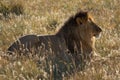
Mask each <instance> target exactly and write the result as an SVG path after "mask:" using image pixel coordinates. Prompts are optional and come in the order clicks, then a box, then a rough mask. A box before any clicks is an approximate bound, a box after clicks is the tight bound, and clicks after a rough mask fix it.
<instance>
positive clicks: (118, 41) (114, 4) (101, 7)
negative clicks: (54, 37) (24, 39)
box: [0, 0, 120, 80]
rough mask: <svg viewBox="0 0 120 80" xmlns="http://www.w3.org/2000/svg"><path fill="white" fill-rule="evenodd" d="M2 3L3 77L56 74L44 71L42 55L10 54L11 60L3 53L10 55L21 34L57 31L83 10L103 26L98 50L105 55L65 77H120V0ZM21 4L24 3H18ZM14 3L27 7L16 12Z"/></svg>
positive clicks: (18, 0)
mask: <svg viewBox="0 0 120 80" xmlns="http://www.w3.org/2000/svg"><path fill="white" fill-rule="evenodd" d="M0 3H2V6H0V55H1V57H0V80H11V79H12V80H16V79H20V80H21V79H23V80H34V79H38V78H39V79H45V80H49V79H48V77H49V76H52V73H51V75H48V74H47V73H46V72H45V71H44V67H45V66H46V65H45V62H44V61H43V63H42V65H38V63H37V60H39V59H40V58H39V57H38V56H35V57H34V58H33V57H29V58H26V57H24V56H22V57H16V56H14V57H11V56H9V59H6V57H2V56H5V55H6V54H5V50H6V49H7V48H8V46H9V45H10V44H11V43H12V42H13V41H15V40H16V39H17V38H18V37H20V36H22V35H26V34H38V35H41V34H54V32H55V31H57V29H58V28H59V27H60V26H61V25H62V24H63V23H64V22H65V20H66V19H67V18H69V17H70V15H73V14H75V13H76V12H77V11H78V10H81V9H82V10H88V11H90V13H91V14H92V15H93V17H94V18H95V21H96V23H97V24H99V25H100V26H101V28H102V29H103V32H102V36H101V38H100V39H99V40H97V42H96V53H97V54H99V55H100V56H101V57H96V58H94V59H93V60H92V62H91V64H88V66H87V68H86V69H85V70H84V71H79V72H77V71H76V73H75V74H73V75H71V76H70V77H64V80H88V79H89V80H119V79H120V6H119V4H120V1H119V0H59V1H58V0H1V1H0ZM11 3H12V4H11ZM17 3H19V5H20V6H19V5H15V4H17ZM14 5H15V6H19V7H22V8H21V9H20V10H21V11H22V9H23V11H24V13H23V14H20V15H16V13H15V12H16V11H17V10H18V9H17V8H15V9H14V10H13V9H12V8H13V6H14ZM8 6H9V7H8ZM6 16H9V18H8V17H6ZM42 59H43V58H41V61H42ZM49 64H50V63H49ZM38 66H39V67H38ZM51 80H52V78H51Z"/></svg>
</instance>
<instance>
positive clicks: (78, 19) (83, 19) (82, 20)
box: [76, 12, 88, 25]
mask: <svg viewBox="0 0 120 80" xmlns="http://www.w3.org/2000/svg"><path fill="white" fill-rule="evenodd" d="M87 21H88V12H81V13H79V15H78V16H77V17H76V22H77V24H78V25H81V24H83V23H85V22H87Z"/></svg>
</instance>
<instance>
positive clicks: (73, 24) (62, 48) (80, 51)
mask: <svg viewBox="0 0 120 80" xmlns="http://www.w3.org/2000/svg"><path fill="white" fill-rule="evenodd" d="M101 32H102V29H101V28H100V27H99V26H98V25H97V24H96V23H95V22H94V20H93V18H92V17H91V15H90V14H89V12H87V11H80V12H77V13H76V14H75V15H73V16H71V17H70V18H69V19H68V20H67V21H66V22H65V23H64V24H63V26H62V27H61V28H60V29H59V30H58V31H57V32H56V33H55V34H53V35H42V36H41V35H27V36H24V37H21V38H19V39H18V40H17V41H16V42H14V43H13V44H12V45H11V46H10V47H9V48H8V51H11V52H15V51H18V50H20V44H19V43H18V42H20V43H21V44H22V45H24V47H23V48H24V49H27V50H30V49H31V48H35V50H36V52H40V50H41V49H43V50H46V51H47V52H48V53H50V52H52V53H54V55H55V56H56V57H57V60H56V59H55V61H58V58H62V60H65V59H67V60H69V59H71V57H72V58H73V59H74V60H75V65H77V66H79V63H80V62H81V60H82V61H84V60H85V59H87V60H89V59H90V58H91V56H92V55H93V53H92V52H94V49H95V40H96V38H97V37H98V36H99V35H100V34H101ZM26 45H27V46H26ZM69 54H70V55H69ZM66 56H71V57H70V58H67V57H66ZM55 61H54V62H55ZM68 62H69V61H68ZM62 69H63V68H61V70H62Z"/></svg>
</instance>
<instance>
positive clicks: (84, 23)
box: [75, 12, 102, 41]
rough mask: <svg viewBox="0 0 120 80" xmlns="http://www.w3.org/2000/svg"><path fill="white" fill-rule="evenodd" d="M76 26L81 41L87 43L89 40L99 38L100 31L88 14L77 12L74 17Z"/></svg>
mask: <svg viewBox="0 0 120 80" xmlns="http://www.w3.org/2000/svg"><path fill="white" fill-rule="evenodd" d="M75 20H76V22H77V24H78V26H77V27H78V28H76V31H77V32H78V34H80V37H81V38H82V40H85V41H88V40H89V39H90V38H93V37H95V38H97V37H99V35H100V33H101V31H102V29H101V28H100V27H99V26H98V25H97V24H96V23H95V22H94V20H93V18H92V17H91V16H90V14H89V13H88V12H79V13H77V14H76V15H75Z"/></svg>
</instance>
